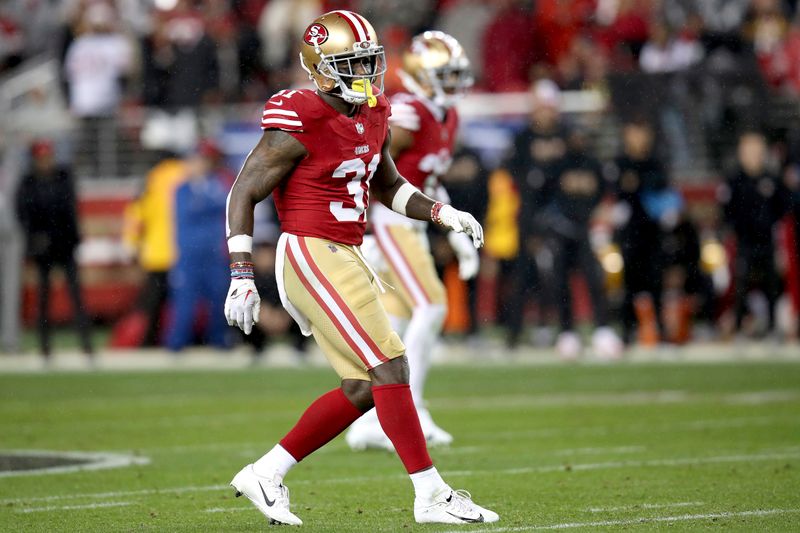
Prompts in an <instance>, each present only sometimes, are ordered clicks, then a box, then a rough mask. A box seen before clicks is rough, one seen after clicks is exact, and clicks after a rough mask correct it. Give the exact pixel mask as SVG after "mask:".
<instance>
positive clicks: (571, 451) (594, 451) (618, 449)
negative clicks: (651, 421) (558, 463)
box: [553, 446, 647, 455]
mask: <svg viewBox="0 0 800 533" xmlns="http://www.w3.org/2000/svg"><path fill="white" fill-rule="evenodd" d="M646 449H647V448H645V447H644V446H609V447H589V448H567V449H564V450H558V451H557V452H555V453H554V454H553V455H603V454H606V453H611V454H614V453H622V454H624V453H638V452H643V451H645V450H646Z"/></svg>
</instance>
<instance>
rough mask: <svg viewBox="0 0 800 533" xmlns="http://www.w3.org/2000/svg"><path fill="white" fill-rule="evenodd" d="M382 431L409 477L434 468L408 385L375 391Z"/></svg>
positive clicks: (381, 388) (374, 388)
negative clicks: (425, 469)
mask: <svg viewBox="0 0 800 533" xmlns="http://www.w3.org/2000/svg"><path fill="white" fill-rule="evenodd" d="M372 399H373V400H374V401H375V409H376V410H377V411H378V420H380V423H381V427H382V428H383V431H384V432H385V433H386V436H387V437H389V440H391V441H392V444H394V449H395V450H397V455H399V456H400V460H401V461H403V465H404V466H405V467H406V470H407V471H408V473H409V474H413V473H414V472H419V471H420V470H422V469H424V468H428V467H429V466H432V465H433V461H431V457H430V455H428V447H427V445H426V444H425V435H423V434H422V428H421V427H420V425H419V417H418V416H417V409H416V408H415V407H414V400H413V399H412V398H411V388H410V387H409V386H408V384H396V385H394V384H393V385H378V386H374V387H372Z"/></svg>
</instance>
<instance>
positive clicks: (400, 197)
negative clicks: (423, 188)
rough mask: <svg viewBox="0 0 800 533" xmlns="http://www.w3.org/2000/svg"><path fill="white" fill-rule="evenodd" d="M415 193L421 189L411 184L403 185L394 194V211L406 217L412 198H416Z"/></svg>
mask: <svg viewBox="0 0 800 533" xmlns="http://www.w3.org/2000/svg"><path fill="white" fill-rule="evenodd" d="M415 192H419V189H417V188H416V187H414V186H413V185H411V184H410V183H404V184H403V185H401V186H400V188H399V189H397V192H396V193H395V194H394V198H392V211H396V212H397V213H400V214H401V215H404V216H405V214H406V206H407V205H408V201H409V200H410V199H411V197H412V196H414V193H415Z"/></svg>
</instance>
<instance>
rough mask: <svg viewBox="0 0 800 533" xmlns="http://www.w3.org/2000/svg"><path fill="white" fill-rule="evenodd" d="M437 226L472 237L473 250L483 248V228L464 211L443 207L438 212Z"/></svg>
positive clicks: (449, 206)
mask: <svg viewBox="0 0 800 533" xmlns="http://www.w3.org/2000/svg"><path fill="white" fill-rule="evenodd" d="M438 218H439V220H438V221H437V222H439V224H441V225H442V226H444V227H445V228H447V229H450V230H453V231H455V232H457V233H466V234H467V235H469V236H470V237H472V244H473V245H474V246H475V248H480V247H481V246H483V228H482V227H481V225H480V223H478V221H477V220H475V217H474V216H472V215H470V214H469V213H467V212H466V211H459V210H458V209H456V208H454V207H453V206H451V205H446V204H445V205H443V206H442V208H441V209H440V210H439V217H438Z"/></svg>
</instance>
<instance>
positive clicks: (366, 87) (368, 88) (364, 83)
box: [351, 79, 378, 107]
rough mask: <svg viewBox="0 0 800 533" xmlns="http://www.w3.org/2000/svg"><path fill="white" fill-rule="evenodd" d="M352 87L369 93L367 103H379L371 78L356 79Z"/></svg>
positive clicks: (373, 105) (373, 104)
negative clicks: (373, 90)
mask: <svg viewBox="0 0 800 533" xmlns="http://www.w3.org/2000/svg"><path fill="white" fill-rule="evenodd" d="M351 88H352V89H353V90H354V91H359V92H362V93H365V94H366V95H367V105H369V106H370V107H375V106H376V105H378V99H377V98H376V97H375V95H373V94H372V84H371V83H370V82H369V80H364V79H360V80H355V81H354V82H353V84H352V85H351Z"/></svg>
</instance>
